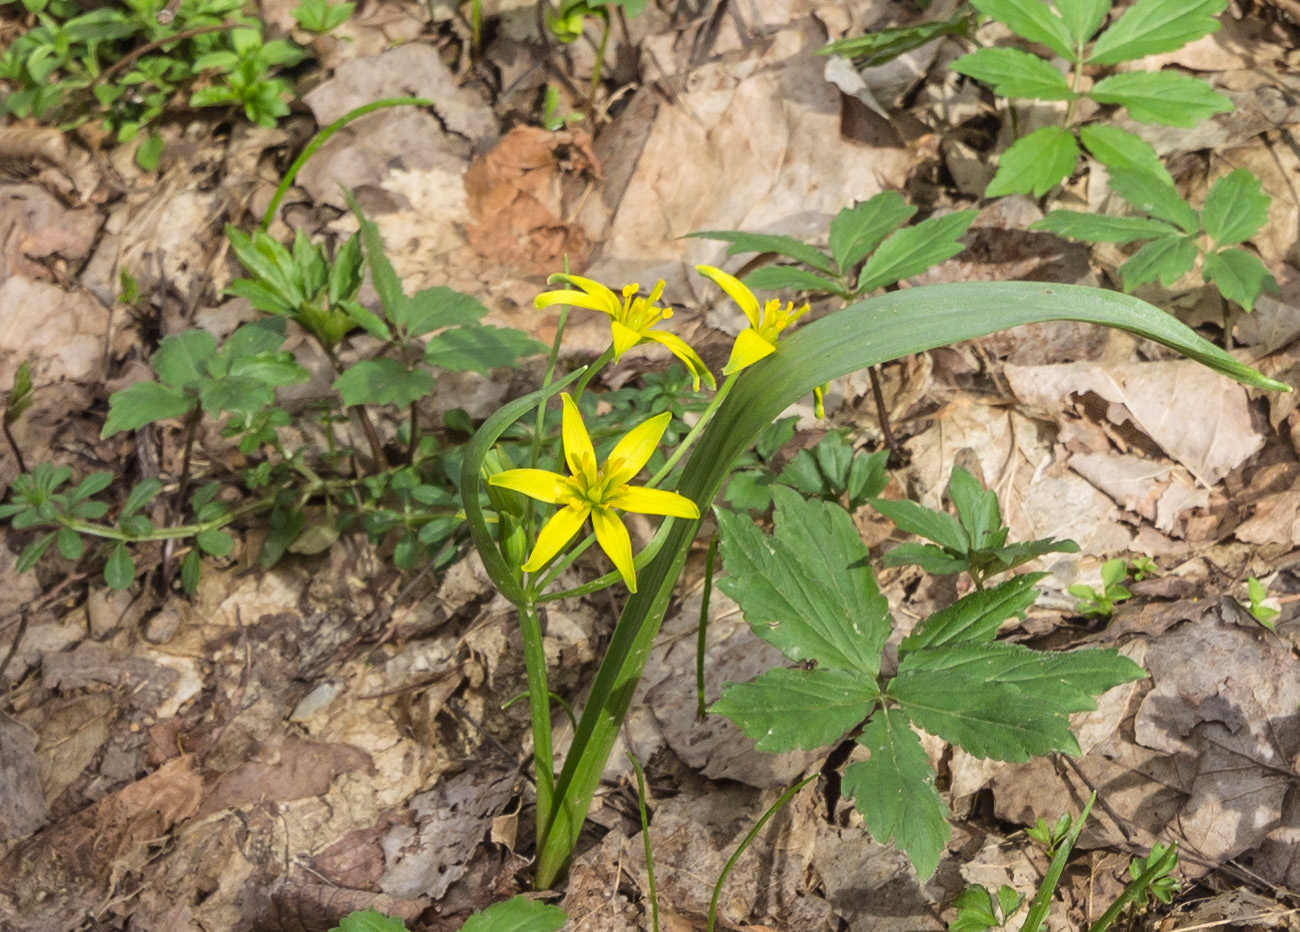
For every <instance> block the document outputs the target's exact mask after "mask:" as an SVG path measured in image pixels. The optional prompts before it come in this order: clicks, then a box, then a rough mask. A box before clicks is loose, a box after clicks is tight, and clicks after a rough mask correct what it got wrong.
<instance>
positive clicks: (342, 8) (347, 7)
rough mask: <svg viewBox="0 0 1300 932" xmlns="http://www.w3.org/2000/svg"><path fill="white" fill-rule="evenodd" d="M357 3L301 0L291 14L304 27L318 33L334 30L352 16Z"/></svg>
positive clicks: (322, 33)
mask: <svg viewBox="0 0 1300 932" xmlns="http://www.w3.org/2000/svg"><path fill="white" fill-rule="evenodd" d="M356 8H357V5H356V4H355V3H333V2H331V0H299V2H298V5H297V6H296V7H294V8H293V11H292V12H291V14H290V15H292V16H293V18H294V20H295V21H296V22H297V23H298V25H299V26H301V27H302V28H303V29H306V30H307V31H308V32H314V33H317V34H318V35H324V34H325V33H329V32H333V31H334V30H335V29H337V28H338V27H339V26H342V25H343V24H344V23H346V22H347V21H348V20H349V19H351V18H352V14H353V12H354V11H355V10H356Z"/></svg>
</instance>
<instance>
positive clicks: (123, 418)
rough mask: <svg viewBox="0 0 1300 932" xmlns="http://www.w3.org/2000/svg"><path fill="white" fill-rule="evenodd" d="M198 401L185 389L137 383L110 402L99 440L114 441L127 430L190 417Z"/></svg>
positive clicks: (151, 383) (157, 383)
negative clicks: (113, 438) (116, 435)
mask: <svg viewBox="0 0 1300 932" xmlns="http://www.w3.org/2000/svg"><path fill="white" fill-rule="evenodd" d="M197 404H198V399H197V398H195V397H194V396H193V395H190V394H189V393H187V392H185V391H184V390H183V389H179V388H172V387H171V386H169V385H163V384H162V383H161V382H137V383H136V384H134V385H128V386H127V387H126V388H124V389H122V390H121V391H118V392H113V395H112V397H110V398H109V399H108V417H107V418H105V419H104V429H103V430H102V431H101V432H100V437H104V438H107V437H111V436H113V435H114V434H119V433H121V432H122V431H125V430H139V429H140V428H141V427H143V426H144V425H146V424H152V423H154V422H155V421H165V420H169V419H171V418H180V417H184V416H185V415H187V414H189V413H190V411H192V410H194V407H195V406H196V405H197Z"/></svg>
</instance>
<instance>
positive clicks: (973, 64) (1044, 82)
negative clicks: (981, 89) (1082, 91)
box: [951, 48, 1079, 100]
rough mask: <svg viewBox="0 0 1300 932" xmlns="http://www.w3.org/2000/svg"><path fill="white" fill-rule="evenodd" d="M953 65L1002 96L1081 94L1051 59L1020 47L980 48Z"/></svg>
mask: <svg viewBox="0 0 1300 932" xmlns="http://www.w3.org/2000/svg"><path fill="white" fill-rule="evenodd" d="M951 68H952V70H953V71H956V72H957V73H958V74H964V75H966V76H967V77H970V78H974V79H975V80H976V81H980V82H982V83H984V84H987V85H989V86H990V87H992V88H993V93H995V94H997V95H998V96H999V97H1022V98H1026V99H1028V100H1073V99H1074V98H1076V97H1078V96H1079V95H1078V94H1076V93H1075V92H1074V91H1072V90H1070V85H1069V82H1067V81H1066V80H1065V75H1063V74H1061V72H1059V71H1057V70H1056V69H1055V68H1053V67H1052V65H1051V64H1050V63H1049V62H1046V61H1044V60H1043V59H1041V58H1039V57H1038V56H1037V55H1030V54H1029V53H1028V52H1022V51H1020V50H1019V49H1003V48H988V49H979V50H978V51H975V52H971V53H970V54H969V55H963V56H962V57H961V58H959V59H957V60H956V61H955V62H953V63H952V65H951Z"/></svg>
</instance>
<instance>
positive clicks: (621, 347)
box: [609, 320, 644, 362]
mask: <svg viewBox="0 0 1300 932" xmlns="http://www.w3.org/2000/svg"><path fill="white" fill-rule="evenodd" d="M609 329H610V332H611V333H612V334H613V335H614V362H618V361H619V359H620V358H622V356H623V354H624V353H626V352H627V351H628V350H630V349H631V348H632V347H634V346H636V345H637V344H638V343H640V342H641V338H642V337H643V336H644V334H642V333H639V332H637V331H636V330H633V329H632V328H631V327H629V326H628V325H627V324H625V323H623V322H622V321H619V320H611V321H610V322H609Z"/></svg>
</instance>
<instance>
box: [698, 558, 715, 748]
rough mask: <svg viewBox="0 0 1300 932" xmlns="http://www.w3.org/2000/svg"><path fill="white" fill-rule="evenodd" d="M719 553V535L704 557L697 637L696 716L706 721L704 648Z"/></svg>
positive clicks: (706, 642)
mask: <svg viewBox="0 0 1300 932" xmlns="http://www.w3.org/2000/svg"><path fill="white" fill-rule="evenodd" d="M717 554H718V535H717V534H714V535H713V536H712V537H710V538H709V552H708V554H707V555H706V556H705V558H704V592H703V593H702V594H701V596H700V630H699V633H698V634H697V635H696V639H695V717H696V718H697V719H698V720H699V721H701V722H702V721H704V712H705V709H704V648H705V647H706V646H707V644H708V640H709V596H711V595H712V594H713V560H714V557H716V556H717Z"/></svg>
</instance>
